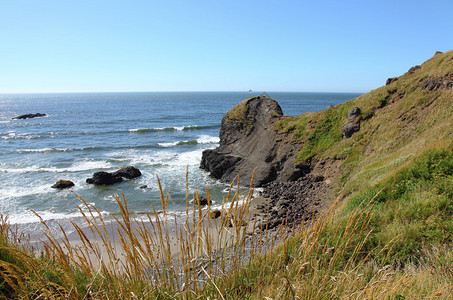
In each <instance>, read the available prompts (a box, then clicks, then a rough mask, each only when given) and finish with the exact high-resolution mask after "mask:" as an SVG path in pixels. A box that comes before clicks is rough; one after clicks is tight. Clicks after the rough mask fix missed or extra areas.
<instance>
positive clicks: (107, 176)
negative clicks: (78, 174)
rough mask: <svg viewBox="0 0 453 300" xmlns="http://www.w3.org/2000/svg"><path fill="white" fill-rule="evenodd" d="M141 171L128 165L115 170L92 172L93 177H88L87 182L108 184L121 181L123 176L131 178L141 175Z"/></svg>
mask: <svg viewBox="0 0 453 300" xmlns="http://www.w3.org/2000/svg"><path fill="white" fill-rule="evenodd" d="M141 175H142V173H141V172H140V170H139V169H137V168H135V167H132V166H129V167H125V168H122V169H119V170H118V171H116V172H113V173H109V172H103V171H101V172H96V173H94V174H93V178H88V179H87V180H86V182H87V183H90V184H96V185H109V184H114V183H118V182H121V181H123V178H126V179H133V178H137V177H139V176H141Z"/></svg>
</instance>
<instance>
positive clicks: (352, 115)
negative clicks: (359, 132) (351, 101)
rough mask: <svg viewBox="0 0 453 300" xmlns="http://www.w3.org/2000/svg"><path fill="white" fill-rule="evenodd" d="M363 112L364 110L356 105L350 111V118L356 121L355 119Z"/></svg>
mask: <svg viewBox="0 0 453 300" xmlns="http://www.w3.org/2000/svg"><path fill="white" fill-rule="evenodd" d="M361 113H362V111H361V110H360V108H358V107H357V106H354V107H353V108H351V109H350V110H349V112H348V120H349V121H354V119H355V118H357V117H358V116H360V114H361Z"/></svg>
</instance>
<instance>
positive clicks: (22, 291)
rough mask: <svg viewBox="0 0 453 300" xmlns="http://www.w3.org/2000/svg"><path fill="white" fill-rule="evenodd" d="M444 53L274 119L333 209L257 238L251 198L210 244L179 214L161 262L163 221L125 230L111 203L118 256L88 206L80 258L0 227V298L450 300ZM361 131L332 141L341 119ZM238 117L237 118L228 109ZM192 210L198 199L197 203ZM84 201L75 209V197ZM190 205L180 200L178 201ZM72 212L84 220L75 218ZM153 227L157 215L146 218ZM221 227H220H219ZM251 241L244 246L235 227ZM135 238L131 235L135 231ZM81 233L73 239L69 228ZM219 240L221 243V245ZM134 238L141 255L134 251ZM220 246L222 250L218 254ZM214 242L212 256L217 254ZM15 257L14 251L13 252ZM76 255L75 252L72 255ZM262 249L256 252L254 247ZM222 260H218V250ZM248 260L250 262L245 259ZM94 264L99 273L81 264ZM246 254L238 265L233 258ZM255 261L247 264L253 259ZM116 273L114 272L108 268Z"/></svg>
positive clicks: (452, 116)
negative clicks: (327, 167)
mask: <svg viewBox="0 0 453 300" xmlns="http://www.w3.org/2000/svg"><path fill="white" fill-rule="evenodd" d="M452 74H453V51H450V52H447V53H444V54H438V55H435V56H434V57H433V58H431V59H430V60H428V61H427V62H425V63H424V64H422V65H421V67H420V68H415V69H411V71H410V72H408V73H406V74H404V75H402V76H401V77H399V78H398V79H397V80H394V81H393V82H391V83H390V84H388V85H386V86H384V87H381V88H378V89H376V90H374V91H372V92H370V93H368V94H365V95H362V96H360V97H358V98H357V99H354V100H352V101H349V102H347V103H343V104H339V105H336V106H333V107H330V108H329V109H327V110H325V111H322V112H318V113H309V114H304V115H301V116H298V117H291V118H283V119H282V120H281V121H280V122H279V123H278V124H277V125H276V126H277V129H278V130H279V132H280V133H282V134H288V135H292V137H293V138H294V141H295V143H298V144H300V145H302V146H301V148H300V152H299V153H298V154H297V159H298V162H310V163H315V162H316V161H321V160H324V159H327V158H334V159H336V160H339V161H341V162H342V163H341V166H340V170H341V174H342V175H341V177H340V178H339V179H338V182H337V185H336V186H338V190H336V191H335V192H336V194H337V195H338V198H337V200H336V201H335V203H334V205H333V206H332V207H331V208H330V209H329V210H328V211H326V212H324V213H322V214H320V215H319V216H318V217H317V218H316V219H315V220H311V221H307V223H305V224H302V226H300V227H299V228H297V229H294V230H293V235H292V236H291V237H287V236H286V235H285V234H284V232H287V228H285V227H284V226H282V227H280V229H279V230H280V231H279V232H277V233H276V234H274V235H273V237H278V238H282V239H284V240H285V241H284V242H282V243H274V242H272V240H271V237H272V236H271V235H269V233H268V232H266V231H264V232H262V233H260V234H256V231H255V230H253V225H254V224H253V223H249V224H248V226H241V225H242V224H243V222H244V220H246V219H247V218H248V205H249V201H250V197H251V193H249V195H248V196H247V197H246V198H245V199H244V203H245V204H244V205H242V206H240V205H238V200H239V195H238V194H234V193H231V194H230V195H229V196H228V199H225V201H224V206H225V211H227V216H226V217H224V218H222V219H221V221H219V222H220V223H219V226H220V227H218V228H220V232H219V233H220V235H219V236H220V237H221V238H220V239H219V240H216V239H214V238H213V235H212V232H211V231H209V228H210V226H209V223H210V222H211V220H210V219H209V218H208V216H209V214H210V207H209V208H208V210H202V209H201V208H200V206H199V205H197V203H196V202H197V201H194V204H193V206H192V207H190V206H189V204H188V210H187V215H186V216H187V219H186V222H185V223H184V224H181V227H177V228H178V229H177V234H178V237H179V244H178V247H179V249H180V252H181V255H180V256H178V258H177V260H175V257H172V256H171V251H170V246H169V240H170V236H169V234H168V231H167V228H168V227H167V224H168V222H174V220H172V219H169V218H166V217H165V213H166V211H165V201H166V197H165V193H164V192H163V191H162V205H163V207H164V212H163V213H164V216H162V217H159V216H160V215H159V214H157V213H154V214H152V215H150V216H148V222H149V223H150V224H153V225H152V226H151V227H149V226H148V227H146V226H144V223H143V222H136V221H134V220H133V219H132V217H131V216H130V214H129V212H128V210H127V203H126V201H125V200H124V199H121V198H117V201H118V205H119V206H120V208H121V211H122V215H121V219H119V218H118V219H117V220H116V222H117V223H118V224H119V226H120V228H121V232H123V236H122V241H121V249H122V250H121V251H123V253H125V254H126V255H125V256H126V259H125V260H123V261H122V262H121V261H119V260H118V256H117V255H118V253H117V252H116V251H118V250H115V249H113V248H112V247H113V246H112V245H111V244H110V243H109V239H108V232H107V231H106V227H105V223H104V221H103V219H102V216H101V215H100V214H99V212H98V211H97V210H96V208H94V207H92V206H90V205H89V204H87V203H85V202H83V204H84V205H85V206H86V208H87V209H88V211H89V212H90V215H87V214H84V217H85V218H86V220H87V222H88V224H89V225H90V228H91V230H92V232H93V234H95V235H97V236H98V237H99V238H100V239H101V241H102V243H101V244H100V245H97V244H93V243H91V242H90V239H88V238H87V237H86V236H85V235H84V233H83V231H79V230H78V232H79V237H80V241H81V244H80V245H81V247H77V248H71V247H72V246H71V245H70V244H69V243H68V242H67V238H66V239H64V240H63V243H59V242H58V241H57V240H56V239H55V238H53V236H51V235H49V236H48V242H47V245H46V248H45V250H46V251H45V252H43V253H41V254H39V255H38V254H37V253H33V252H32V251H31V249H30V248H27V247H26V243H24V242H23V241H21V240H20V239H19V237H17V236H16V235H15V234H14V232H12V230H11V228H10V226H9V225H8V224H7V220H6V219H5V218H2V219H1V222H0V296H1V297H3V298H5V299H9V298H31V299H38V298H45V297H47V298H49V299H52V298H55V299H57V298H65V297H66V298H69V299H82V298H87V299H104V298H105V299H175V298H176V299H186V298H191V299H192V298H193V299H206V298H208V297H209V298H211V299H264V298H265V297H268V298H271V299H293V298H299V299H332V298H333V299H351V298H352V299H373V298H383V299H426V298H428V299H432V298H436V299H437V298H439V299H449V298H451V297H452V295H453V126H452V124H453V89H452V88H448V86H449V85H448V84H449V83H448V82H450V81H451V82H453V78H452V76H453V75H452ZM353 106H358V107H360V109H361V111H362V113H361V115H360V117H359V122H360V130H359V131H358V132H356V133H355V134H354V135H352V137H351V138H349V139H345V138H343V137H342V128H343V126H344V125H345V124H346V123H347V122H348V121H347V118H346V117H347V114H348V111H349V110H350V109H351V108H352V107H353ZM238 109H239V111H238V112H236V113H237V115H238V116H239V115H241V114H242V111H241V109H243V107H242V106H238ZM195 199H198V197H197V196H196V195H195ZM82 201H83V199H82ZM188 203H189V202H188ZM81 213H82V214H83V210H81ZM156 216H157V217H156ZM230 225H232V227H229V226H230ZM250 227H252V230H251V232H254V233H255V234H254V235H252V236H250V237H249V238H247V237H246V235H245V233H246V230H247V228H248V229H250ZM134 228H135V229H134ZM79 229H80V228H79ZM227 236H230V238H229V239H228V238H227ZM140 240H145V241H146V243H142V242H140ZM219 243H220V244H219ZM222 243H224V244H222ZM24 245H25V246H24ZM80 245H79V246H80ZM264 248H266V251H263V249H264ZM219 249H220V251H219ZM248 251H249V252H248ZM90 252H93V253H95V255H98V258H103V260H100V259H98V260H97V261H91V260H90V259H89V257H90V256H89V253H90ZM246 253H249V254H251V255H250V257H251V259H250V260H244V258H245V257H247V256H246ZM260 253H261V254H263V255H259V254H260ZM118 266H120V267H121V268H120V269H121V270H118V269H117V267H118Z"/></svg>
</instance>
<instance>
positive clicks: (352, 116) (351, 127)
mask: <svg viewBox="0 0 453 300" xmlns="http://www.w3.org/2000/svg"><path fill="white" fill-rule="evenodd" d="M361 113H362V111H361V109H360V108H359V107H357V106H354V107H353V108H351V109H350V110H349V112H348V120H349V121H351V122H350V123H348V124H346V125H344V126H343V137H344V138H347V139H348V138H350V137H351V136H352V135H353V134H354V133H355V132H357V131H359V130H360V119H358V117H359V116H360V114H361Z"/></svg>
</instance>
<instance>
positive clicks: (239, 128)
mask: <svg viewBox="0 0 453 300" xmlns="http://www.w3.org/2000/svg"><path fill="white" fill-rule="evenodd" d="M282 117H283V113H282V109H281V108H280V105H279V104H278V103H277V102H276V101H275V100H273V99H270V98H268V97H265V96H257V97H252V98H249V99H246V100H244V101H242V102H241V103H239V104H237V105H236V106H234V107H233V108H232V109H231V110H230V111H229V112H228V113H227V114H226V115H225V116H224V117H223V119H222V123H221V128H220V134H219V135H220V146H219V147H218V148H216V149H209V150H205V151H204V152H203V156H202V160H201V164H200V167H201V168H202V169H205V170H207V171H209V172H210V173H211V175H212V176H213V177H215V178H217V179H220V180H221V181H223V182H231V181H232V180H233V179H234V178H235V177H236V176H237V175H239V176H240V182H241V184H242V185H248V184H249V183H250V180H251V176H252V174H253V170H254V169H256V172H255V178H254V184H255V185H256V186H262V185H264V184H266V183H268V182H271V181H273V180H275V179H277V178H279V179H282V180H296V179H297V178H299V177H300V176H301V175H303V173H304V172H303V171H302V170H303V167H304V166H295V164H294V161H293V160H292V158H290V159H287V157H286V156H287V154H288V153H290V148H291V147H293V146H294V145H289V144H286V143H285V142H284V141H281V140H279V142H277V139H279V137H278V134H277V131H276V129H275V123H276V122H277V121H279V120H281V118H282Z"/></svg>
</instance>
